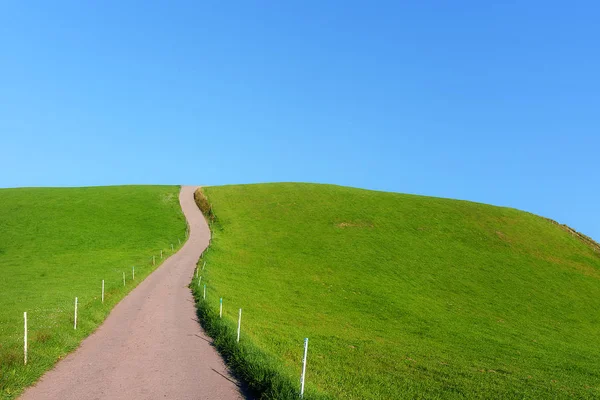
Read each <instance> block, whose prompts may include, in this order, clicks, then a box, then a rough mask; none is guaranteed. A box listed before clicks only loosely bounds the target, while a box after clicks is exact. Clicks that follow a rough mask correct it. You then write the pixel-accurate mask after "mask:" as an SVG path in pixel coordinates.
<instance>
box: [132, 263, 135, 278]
mask: <svg viewBox="0 0 600 400" xmlns="http://www.w3.org/2000/svg"><path fill="white" fill-rule="evenodd" d="M131 280H135V265H134V266H133V267H131Z"/></svg>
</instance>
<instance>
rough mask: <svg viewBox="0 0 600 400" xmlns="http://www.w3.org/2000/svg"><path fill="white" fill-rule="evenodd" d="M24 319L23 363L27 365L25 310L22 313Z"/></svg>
mask: <svg viewBox="0 0 600 400" xmlns="http://www.w3.org/2000/svg"><path fill="white" fill-rule="evenodd" d="M23 320H24V325H23V328H24V331H25V333H24V335H23V364H24V365H27V311H25V312H24V313H23Z"/></svg>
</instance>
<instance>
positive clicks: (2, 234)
mask: <svg viewBox="0 0 600 400" xmlns="http://www.w3.org/2000/svg"><path fill="white" fill-rule="evenodd" d="M178 194H179V188H177V187H174V186H122V187H94V188H76V189H2V190H0V305H2V307H0V398H12V397H14V396H15V395H16V394H17V393H18V392H19V391H20V390H21V389H22V388H23V387H24V386H26V385H29V384H31V383H32V382H34V381H35V380H36V379H37V378H38V377H39V376H40V375H41V374H42V373H43V372H44V371H45V370H47V369H48V368H49V367H51V366H52V365H53V364H54V363H55V362H56V360H57V359H58V357H60V356H64V355H65V354H66V353H67V352H68V351H70V350H72V349H74V348H75V347H77V345H78V344H79V342H80V341H81V339H82V338H84V337H85V336H87V335H88V334H89V333H90V332H92V331H93V330H94V329H95V328H96V327H97V326H98V325H99V323H100V322H101V321H102V320H104V318H105V317H106V316H107V315H108V312H109V311H110V309H111V308H112V307H113V306H114V305H115V304H116V303H117V302H118V301H119V300H120V299H121V298H123V296H124V295H125V294H126V293H127V292H129V291H130V290H131V289H132V288H133V287H134V285H135V284H136V283H137V282H139V281H140V280H141V279H143V278H144V277H145V276H146V275H148V273H149V272H150V271H151V270H152V269H153V267H152V262H151V257H152V255H157V256H158V254H159V253H160V250H161V249H164V250H165V251H166V253H167V254H170V253H171V250H170V246H171V243H174V244H175V246H176V247H178V246H177V245H178V243H179V242H178V239H181V241H182V242H183V240H184V238H185V229H186V223H185V218H184V216H183V215H182V213H181V208H180V206H179V201H178ZM159 262H160V260H157V265H158V263H159ZM132 266H135V272H136V281H134V282H132V281H131V269H132ZM123 272H125V273H126V275H127V278H126V284H127V286H126V287H123V280H122V279H123V278H122V273H123ZM102 279H104V280H105V290H106V298H105V302H104V304H102V303H101V300H100V296H101V280H102ZM75 296H78V298H79V317H78V329H77V331H74V330H73V306H74V305H73V302H74V298H75ZM24 311H27V313H28V324H29V362H28V365H27V366H26V367H24V366H23V336H22V335H23V312H24Z"/></svg>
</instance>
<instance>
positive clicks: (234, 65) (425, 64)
mask: <svg viewBox="0 0 600 400" xmlns="http://www.w3.org/2000/svg"><path fill="white" fill-rule="evenodd" d="M150 3H152V4H150ZM225 3H228V4H225ZM409 3H411V2H399V1H394V2H383V1H365V2H352V1H339V2H334V1H290V2H287V1H286V2H267V1H256V2H252V1H244V2H241V1H240V2H197V1H190V2H176V1H170V2H166V1H165V2H137V3H136V2H125V1H118V2H117V1H115V2H82V1H72V2H46V1H45V2H42V1H39V2H35V1H30V2H22V1H12V0H9V1H5V2H2V4H1V5H0V50H1V53H0V146H1V149H0V187H17V186H82V185H113V184H127V183H143V184H157V183H172V184H179V183H197V184H207V185H220V184H228V183H250V182H266V181H309V182H325V183H336V184H342V185H350V186H358V187H365V188H372V189H380V190H388V191H397V192H405V193H417V194H425V195H432V196H441V197H452V198H460V199H467V200H474V201H480V202H485V203H491V204H497V205H505V206H511V207H516V208H520V209H524V210H527V211H531V212H535V213H538V214H542V215H545V216H548V217H552V218H555V219H557V220H559V221H560V222H563V223H567V224H569V225H572V226H573V227H574V228H576V229H578V230H580V231H582V232H584V233H586V234H588V235H591V236H593V237H594V238H596V239H600V214H599V213H598V212H597V204H598V197H599V195H600V186H599V185H598V179H597V173H598V172H599V171H600V165H599V164H600V163H599V161H598V159H599V157H598V149H599V147H600V129H599V128H600V75H599V71H600V51H598V38H600V25H599V24H598V23H597V21H598V20H599V18H600V6H599V5H597V4H595V2H591V1H590V2H587V3H586V2H578V1H572V2H568V3H565V2H560V3H559V2H548V1H543V2H542V1H527V2H502V3H505V4H493V3H495V2H482V1H456V2H441V1H438V2H435V1H434V2H429V1H418V2H412V4H409ZM498 3H500V2H498Z"/></svg>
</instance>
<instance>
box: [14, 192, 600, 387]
mask: <svg viewBox="0 0 600 400" xmlns="http://www.w3.org/2000/svg"><path fill="white" fill-rule="evenodd" d="M203 193H204V194H205V195H206V197H207V199H208V202H209V203H210V205H212V211H211V212H212V213H214V216H215V217H216V219H215V221H214V222H213V223H212V224H211V229H212V231H213V239H212V245H211V247H210V248H209V250H208V251H207V252H206V253H205V255H204V257H203V259H202V260H201V263H204V262H206V267H205V269H204V271H202V279H203V280H202V283H206V284H207V288H208V292H207V299H206V301H204V300H202V293H201V289H200V288H197V287H198V285H196V282H193V283H192V285H193V287H194V288H195V289H194V290H195V294H196V297H197V299H198V308H199V315H200V316H201V318H202V320H203V324H204V326H205V327H206V328H207V331H208V332H209V333H210V334H211V335H213V336H214V337H215V344H216V346H217V348H218V349H219V350H220V351H221V352H222V353H223V354H224V356H225V357H226V359H227V360H228V362H229V363H230V365H232V368H233V369H234V370H235V371H236V373H237V374H238V376H241V377H242V378H243V379H245V380H246V382H247V383H248V385H249V387H250V388H251V390H253V391H254V392H255V393H257V394H258V396H259V397H260V396H262V397H264V398H297V390H298V386H299V378H300V371H301V360H302V349H303V339H304V338H305V337H308V338H309V340H310V341H309V350H308V366H307V376H306V385H307V392H306V396H305V398H307V399H309V398H339V399H418V398H427V399H490V398H497V399H500V398H502V399H526V398H528V399H534V398H536V399H539V398H557V399H571V398H599V397H600V346H599V345H598V343H600V313H599V310H600V255H599V253H598V250H597V249H596V250H595V249H594V248H593V246H592V245H590V244H589V243H585V242H583V241H582V240H580V239H579V238H578V237H576V236H575V235H573V234H572V233H569V232H568V231H567V230H565V229H564V228H563V227H561V226H559V225H557V224H555V223H552V222H551V221H549V220H546V219H544V218H541V217H538V216H535V215H533V214H530V213H526V212H523V211H519V210H515V209H510V208H502V207H494V206H489V205H484V204H478V203H472V202H467V201H457V200H449V199H441V198H431V197H423V196H415V195H405V194H396V193H384V192H375V191H368V190H360V189H353V188H347V187H338V186H330V185H316V184H293V183H282V184H260V185H236V186H222V187H206V188H204V189H203ZM204 211H207V209H206V207H205V210H204ZM221 297H222V298H223V305H224V318H223V320H220V319H219V318H218V311H217V310H218V303H219V298H221ZM11 308H12V309H14V308H15V307H14V306H11ZM239 308H242V309H243V318H242V329H241V331H242V333H241V341H240V344H239V345H237V344H236V343H235V340H234V339H233V337H234V335H235V326H236V323H237V317H238V309H239ZM19 311H20V309H19Z"/></svg>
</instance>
